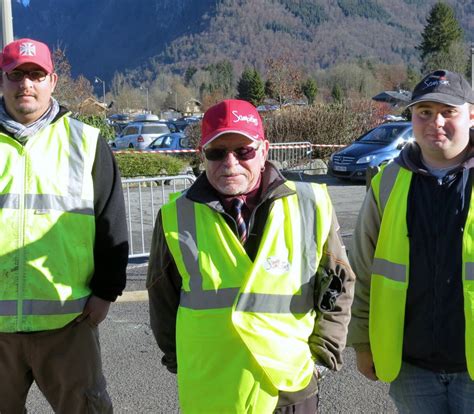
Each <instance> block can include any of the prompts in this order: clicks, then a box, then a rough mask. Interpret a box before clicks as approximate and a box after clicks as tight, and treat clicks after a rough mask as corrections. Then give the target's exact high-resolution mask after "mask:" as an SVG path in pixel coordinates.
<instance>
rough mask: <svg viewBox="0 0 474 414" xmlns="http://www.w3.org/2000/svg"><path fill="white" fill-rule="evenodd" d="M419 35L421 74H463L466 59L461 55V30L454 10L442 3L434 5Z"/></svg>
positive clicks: (418, 47) (462, 46)
mask: <svg viewBox="0 0 474 414" xmlns="http://www.w3.org/2000/svg"><path fill="white" fill-rule="evenodd" d="M426 21H427V25H426V26H425V28H424V30H423V33H422V34H421V37H422V42H421V44H420V45H419V46H417V49H418V50H419V51H420V56H421V61H422V72H427V71H431V70H434V69H450V70H454V71H460V72H464V71H465V69H466V65H467V58H466V56H465V54H464V53H463V49H464V44H463V30H462V28H461V26H460V25H459V22H458V21H457V20H456V16H455V14H454V10H453V9H452V8H451V7H450V6H449V5H447V4H446V3H443V2H438V3H436V4H435V5H434V6H433V8H432V9H431V11H430V14H429V16H428V18H427V19H426Z"/></svg>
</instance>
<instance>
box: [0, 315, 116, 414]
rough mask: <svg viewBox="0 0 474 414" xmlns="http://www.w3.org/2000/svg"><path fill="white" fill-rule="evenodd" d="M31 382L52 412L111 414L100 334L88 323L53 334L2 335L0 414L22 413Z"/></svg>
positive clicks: (58, 330) (74, 324)
mask: <svg viewBox="0 0 474 414" xmlns="http://www.w3.org/2000/svg"><path fill="white" fill-rule="evenodd" d="M33 381H35V382H36V384H37V385H38V388H39V389H40V390H41V392H42V393H43V394H44V396H45V397H46V399H47V400H48V402H49V403H50V404H51V406H52V407H53V410H54V412H55V413H59V414H76V413H77V414H79V413H80V414H84V413H101V414H102V413H107V414H108V413H112V402H111V401H110V397H109V395H108V394H107V391H106V383H105V378H104V375H103V374H102V361H101V356H100V344H99V333H98V329H97V327H96V326H91V325H90V322H89V319H85V320H84V321H83V322H80V323H77V322H75V321H73V322H71V323H70V324H68V325H66V326H65V327H64V328H61V329H55V330H52V331H43V332H33V333H0V413H1V414H20V413H24V412H26V410H25V401H26V397H27V395H28V390H29V389H30V387H31V384H32V383H33Z"/></svg>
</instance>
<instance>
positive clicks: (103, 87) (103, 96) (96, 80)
mask: <svg viewBox="0 0 474 414" xmlns="http://www.w3.org/2000/svg"><path fill="white" fill-rule="evenodd" d="M94 82H95V83H99V82H102V102H103V103H104V104H105V82H104V81H103V80H102V79H100V78H99V77H98V76H96V77H95V80H94Z"/></svg>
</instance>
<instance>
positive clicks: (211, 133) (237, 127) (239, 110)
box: [199, 99, 265, 147]
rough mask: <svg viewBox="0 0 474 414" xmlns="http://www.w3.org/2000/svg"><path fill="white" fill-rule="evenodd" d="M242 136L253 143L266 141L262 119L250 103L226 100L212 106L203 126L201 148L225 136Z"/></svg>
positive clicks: (207, 112) (205, 116) (206, 114)
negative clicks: (230, 134)
mask: <svg viewBox="0 0 474 414" xmlns="http://www.w3.org/2000/svg"><path fill="white" fill-rule="evenodd" d="M229 133H234V134H240V135H244V136H245V137H247V138H249V139H251V140H252V141H264V140H265V134H264V132H263V124H262V118H260V115H259V113H258V112H257V108H255V106H253V105H252V104H251V103H250V102H247V101H241V100H239V99H226V100H224V101H222V102H219V103H218V104H216V105H214V106H211V107H210V108H209V109H208V110H207V111H206V113H205V114H204V117H203V120H202V124H201V142H200V144H199V145H200V146H201V147H205V146H206V145H209V144H210V143H211V142H212V141H214V140H215V139H216V138H217V137H220V136H221V135H223V134H229Z"/></svg>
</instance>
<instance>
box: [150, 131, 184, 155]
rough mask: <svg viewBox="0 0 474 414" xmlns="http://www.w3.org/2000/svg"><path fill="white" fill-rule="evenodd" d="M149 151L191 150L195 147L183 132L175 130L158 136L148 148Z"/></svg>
mask: <svg viewBox="0 0 474 414" xmlns="http://www.w3.org/2000/svg"><path fill="white" fill-rule="evenodd" d="M146 149H147V150H148V151H165V150H168V151H169V150H189V149H193V148H192V146H191V143H190V141H189V138H188V137H187V136H186V135H185V134H183V133H182V132H174V133H171V134H166V135H162V136H161V137H158V138H156V139H155V140H154V141H153V142H152V143H151V144H150V145H149V146H148V147H147V148H146Z"/></svg>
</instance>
